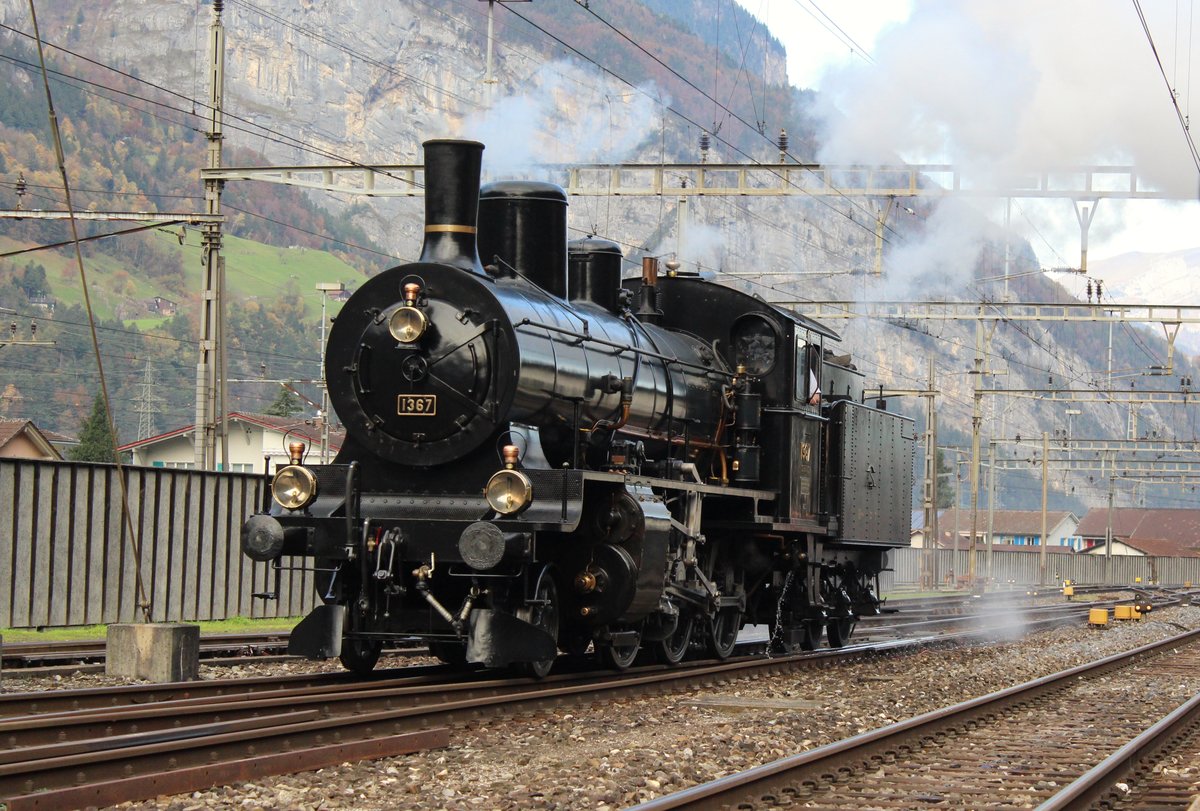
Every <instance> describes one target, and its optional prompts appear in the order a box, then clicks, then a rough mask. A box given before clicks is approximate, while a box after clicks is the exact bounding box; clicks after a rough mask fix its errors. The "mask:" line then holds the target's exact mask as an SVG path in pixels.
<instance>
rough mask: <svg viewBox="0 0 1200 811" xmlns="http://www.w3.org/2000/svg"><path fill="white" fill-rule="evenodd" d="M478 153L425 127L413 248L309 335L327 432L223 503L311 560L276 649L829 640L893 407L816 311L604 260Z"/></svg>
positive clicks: (874, 530) (261, 554)
mask: <svg viewBox="0 0 1200 811" xmlns="http://www.w3.org/2000/svg"><path fill="white" fill-rule="evenodd" d="M482 153H483V145H482V144H478V143H475V142H470V141H451V140H435V141H429V142H427V143H426V144H425V183H426V188H425V193H426V197H425V200H426V223H425V244H424V247H423V249H422V252H421V257H420V259H419V260H418V261H416V262H414V263H411V264H405V265H400V266H397V267H394V268H391V269H389V270H386V271H384V272H382V273H380V274H379V275H377V276H375V277H374V278H372V279H370V280H369V281H368V282H366V283H365V284H363V286H362V287H361V288H360V289H359V290H358V291H357V292H356V293H355V294H354V295H353V296H352V297H351V298H350V300H349V301H348V302H347V303H346V304H345V306H344V308H343V309H342V311H341V313H340V314H339V315H338V317H337V319H336V322H335V323H334V325H333V327H332V330H331V332H330V335H329V342H328V345H327V347H326V357H325V373H326V379H327V385H328V387H329V394H330V397H331V398H332V403H333V405H334V408H335V409H336V411H337V413H338V415H339V417H340V418H341V419H342V421H343V422H344V423H345V425H346V430H347V437H346V441H345V444H344V445H343V446H342V449H341V451H340V452H339V453H338V455H337V458H336V459H335V460H334V462H333V464H330V465H312V464H306V463H305V462H304V459H303V456H304V448H303V446H301V445H298V444H297V445H293V446H292V448H291V456H292V458H291V463H290V464H288V465H286V466H284V467H281V468H279V469H278V470H277V471H276V472H275V474H274V477H273V478H272V480H271V484H270V491H271V496H272V498H273V503H268V504H266V505H265V510H264V512H263V513H262V514H260V515H255V516H253V517H252V518H251V519H250V520H249V521H248V522H247V523H246V525H245V528H244V531H243V535H242V546H243V550H244V552H245V554H246V555H248V556H249V557H251V558H252V559H254V560H256V561H270V562H272V563H273V564H274V565H275V566H276V567H281V566H283V565H285V564H284V563H283V561H282V558H285V557H290V558H296V557H300V558H308V559H311V563H310V564H308V565H310V567H311V568H312V569H313V571H315V573H316V583H317V589H318V593H319V596H320V598H321V600H322V603H323V604H322V605H320V606H318V607H317V608H316V609H315V610H314V611H313V612H312V613H311V614H310V615H309V616H308V617H307V618H305V619H304V620H303V621H302V622H301V623H300V624H299V625H298V626H297V627H296V628H295V630H294V631H293V632H292V636H291V642H290V645H289V652H290V653H293V654H300V655H304V656H309V657H312V658H328V657H333V656H340V657H341V660H342V662H343V663H344V665H345V666H346V667H347V668H349V669H351V670H354V671H359V672H365V671H368V670H370V669H371V668H372V667H373V666H374V665H375V662H376V660H377V658H378V656H379V652H380V649H381V646H382V645H383V643H384V642H387V641H389V640H395V639H398V638H402V637H413V636H417V637H422V638H425V639H426V640H428V643H429V646H430V648H431V649H432V651H433V652H434V653H435V654H436V655H437V656H438V657H440V658H441V659H443V660H445V661H448V662H474V663H483V664H485V665H489V666H504V665H520V666H522V667H524V668H527V669H528V670H530V671H532V673H534V674H535V675H538V676H541V675H544V674H545V673H546V672H547V671H548V670H549V669H550V666H551V664H552V663H553V662H554V660H555V657H556V656H557V655H558V653H559V652H560V651H562V652H566V653H569V654H576V655H581V654H584V653H586V652H587V651H589V650H593V651H594V652H595V654H596V655H598V656H599V657H600V658H601V659H602V660H603V661H605V662H606V663H607V664H609V665H611V666H613V667H617V668H624V667H628V666H629V665H630V664H632V663H633V662H634V660H635V658H636V657H637V656H638V655H639V653H640V654H641V655H642V656H644V657H655V658H657V659H658V660H659V661H663V662H667V663H677V662H679V661H680V660H682V659H683V658H685V657H688V656H700V655H708V656H714V657H718V658H724V657H727V656H729V655H730V654H731V653H732V651H733V649H734V645H735V642H736V641H737V637H738V632H739V630H740V629H741V628H742V627H743V625H744V624H746V623H753V624H763V625H767V626H769V627H770V634H771V636H770V645H771V646H772V648H774V649H775V650H781V651H787V650H797V649H809V648H812V647H814V646H816V645H818V644H820V643H821V641H822V637H823V636H825V635H827V638H828V641H829V644H830V645H831V646H834V647H838V646H841V645H844V644H845V643H846V641H847V640H848V638H849V637H850V634H851V631H852V629H853V627H854V624H855V622H856V620H857V619H858V618H859V617H860V616H862V615H864V614H872V613H877V612H878V611H879V598H878V596H877V591H878V574H879V572H880V571H881V570H882V569H883V568H884V567H885V566H886V562H887V550H888V549H889V548H891V547H895V546H899V545H904V544H906V543H907V537H908V530H909V514H910V513H909V504H910V490H911V480H912V461H913V447H914V437H913V428H912V424H911V421H909V420H907V419H905V418H903V417H900V416H897V415H895V414H892V413H889V412H887V411H886V410H883V409H881V408H874V407H871V406H868V405H864V404H862V402H861V400H862V376H861V375H860V374H859V373H858V372H857V371H856V370H855V368H854V366H853V365H851V363H850V360H849V357H848V356H841V357H839V356H835V355H834V354H833V352H832V351H831V349H830V348H829V347H830V346H831V345H832V343H833V342H834V341H835V340H836V336H835V335H834V333H833V332H831V331H830V330H828V329H827V328H826V327H824V326H822V325H821V324H818V323H816V322H815V321H812V320H810V319H808V318H805V317H803V316H801V315H797V314H796V313H792V312H789V311H787V310H784V309H781V308H779V307H776V306H773V305H771V304H769V303H767V302H764V301H762V300H761V299H758V298H755V297H753V296H749V295H746V294H745V293H742V292H739V291H736V290H733V289H731V288H728V287H725V286H722V285H719V284H715V283H712V282H710V281H707V280H705V279H702V278H700V277H699V276H697V275H694V274H693V275H689V274H686V273H683V272H680V271H678V270H677V269H675V268H673V267H672V265H674V263H668V264H667V267H666V268H665V269H663V271H661V272H660V269H659V266H658V263H657V262H656V260H654V259H646V260H643V264H642V273H641V278H638V279H628V280H625V281H622V278H621V276H622V272H621V263H622V255H621V252H620V249H619V248H618V247H617V246H616V245H615V244H613V243H611V242H608V241H606V240H602V239H596V238H589V239H584V240H580V241H576V242H572V243H570V244H568V242H567V237H566V231H567V229H566V206H567V202H566V197H565V195H564V193H563V191H562V189H560V188H559V187H558V186H555V185H552V184H548V183H536V182H526V181H506V182H498V183H492V184H489V185H487V186H485V187H483V188H482V189H481V188H480V185H479V184H480V181H479V176H480V175H479V172H480V163H481V157H482ZM480 256H482V257H483V258H484V259H485V261H486V262H487V264H486V265H481V263H480V259H479V257H480ZM287 565H295V561H293V562H292V563H291V564H287Z"/></svg>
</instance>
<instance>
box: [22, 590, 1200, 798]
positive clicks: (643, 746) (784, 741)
mask: <svg viewBox="0 0 1200 811" xmlns="http://www.w3.org/2000/svg"><path fill="white" fill-rule="evenodd" d="M1197 627H1200V608H1195V607H1181V608H1171V609H1161V610H1156V611H1155V612H1154V613H1153V614H1152V615H1150V616H1149V617H1147V618H1145V619H1143V620H1142V621H1140V622H1121V623H1114V624H1110V625H1109V626H1108V627H1106V628H1104V629H1100V630H1096V629H1089V628H1086V627H1071V628H1059V629H1055V630H1051V631H1045V632H1040V633H1036V634H1033V635H1031V636H1029V637H1027V638H1024V639H1020V640H1015V641H1004V642H997V643H993V644H975V645H971V646H965V647H956V648H941V649H930V650H919V651H915V652H908V653H898V654H892V655H889V656H887V657H886V658H879V659H874V660H869V661H860V662H851V663H846V664H832V665H829V666H827V667H822V668H815V669H800V670H796V671H793V672H790V673H787V674H783V675H772V676H766V677H759V678H754V679H749V678H747V679H742V680H731V681H730V682H729V683H727V684H725V685H724V686H717V687H706V688H703V689H681V690H680V691H679V692H677V693H674V694H671V695H667V696H661V695H660V696H656V697H652V698H635V699H614V700H612V701H607V702H598V703H595V704H593V705H590V706H578V707H571V708H561V709H556V710H553V711H546V712H541V713H537V714H531V715H520V716H517V717H515V718H511V719H506V720H496V719H484V720H481V721H477V722H474V723H472V724H471V725H469V726H467V727H466V728H459V729H455V730H452V732H451V736H450V746H449V747H448V748H446V749H442V750H434V751H428V752H421V753H417V754H412V755H406V756H403V757H396V758H388V759H384V760H378V761H367V762H362V763H343V764H341V765H340V766H337V767H333V768H326V769H321V770H319V771H315V772H304V773H300V774H294V775H285V776H281V777H273V778H268V779H263V780H259V781H254V782H247V783H239V784H236V785H232V786H224V787H220V788H215V789H211V790H207V791H198V792H195V793H192V794H190V795H183V796H172V797H166V796H164V797H159V798H157V799H155V800H153V801H148V802H141V803H127V804H124V805H122V806H120V807H121V808H138V809H151V808H154V809H171V810H172V811H200V809H210V808H244V809H258V808H263V809H394V808H403V809H447V810H448V811H452V810H455V809H597V811H608V810H609V809H618V808H625V807H628V806H631V805H636V804H637V803H639V802H643V801H645V800H649V799H652V798H654V797H658V796H660V795H663V794H669V793H671V792H674V791H679V790H681V789H684V788H687V787H689V786H693V785H696V784H698V783H704V782H707V781H710V780H714V779H716V778H718V777H723V776H725V775H728V774H732V773H734V772H738V771H743V770H745V769H748V768H751V767H753V766H757V765H760V764H763V763H768V762H770V761H772V760H777V759H779V758H782V757H785V756H788V755H792V754H795V753H797V752H801V751H804V750H807V749H812V748H814V747H817V746H821V745H824V744H826V743H830V742H832V741H836V740H840V739H842V738H846V737H849V736H851V735H856V734H858V733H860V732H865V731H867V730H870V729H875V728H877V727H881V726H885V725H887V724H890V723H893V722H895V721H899V720H902V719H904V718H908V717H911V716H914V715H918V714H920V713H923V712H928V711H930V710H935V709H938V708H941V707H945V706H947V705H950V704H954V703H957V702H960V701H964V700H966V699H968V698H972V697H974V696H979V695H983V694H986V693H990V692H993V691H995V690H999V689H1001V688H1004V687H1008V686H1011V685H1014V684H1019V683H1021V682H1024V681H1028V680H1030V679H1033V678H1037V677H1039V676H1044V675H1047V674H1050V673H1054V672H1057V671H1060V670H1064V669H1066V668H1069V667H1074V666H1076V665H1079V664H1083V663H1085V662H1089V661H1093V660H1095V659H1098V658H1101V657H1103V656H1108V655H1111V654H1114V653H1119V652H1121V651H1125V650H1129V649H1130V648H1135V647H1138V646H1139V645H1143V644H1146V643H1148V642H1152V641H1154V640H1157V639H1162V638H1165V637H1168V636H1173V635H1176V634H1179V633H1181V632H1182V631H1184V630H1191V629H1193V628H1197ZM404 661H411V660H404ZM313 669H322V668H321V667H320V666H319V665H317V666H314V664H313V663H307V662H306V663H285V664H276V665H270V666H267V665H263V666H253V667H243V668H242V673H243V674H244V675H247V676H248V675H265V674H267V673H276V674H278V673H281V672H304V671H308V670H313ZM203 675H204V676H205V677H208V678H213V677H215V675H214V674H213V673H204V674H203ZM220 675H221V676H222V677H226V678H227V677H229V676H230V675H231V674H230V673H229V672H228V670H224V669H223V670H222V671H221V672H220ZM105 683H112V682H111V680H109V679H108V677H104V676H86V675H80V676H75V677H63V678H61V679H59V680H58V681H57V682H54V683H53V684H52V685H45V686H52V687H85V686H96V685H99V684H105ZM4 686H5V688H6V689H8V690H11V689H13V688H14V682H12V681H9V680H8V679H6V680H5V685H4ZM40 686H41V685H37V684H34V683H27V684H25V685H23V689H39V687H40Z"/></svg>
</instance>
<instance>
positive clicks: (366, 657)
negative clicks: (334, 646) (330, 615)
mask: <svg viewBox="0 0 1200 811" xmlns="http://www.w3.org/2000/svg"><path fill="white" fill-rule="evenodd" d="M382 650H383V643H382V642H380V641H379V640H378V639H343V640H342V652H341V654H340V655H339V656H338V658H339V659H340V660H341V662H342V667H344V668H346V669H347V670H349V671H350V672H351V673H355V674H357V675H359V676H365V675H367V674H368V673H370V672H371V671H372V670H374V669H375V663H376V662H378V661H379V654H380V652H381V651H382Z"/></svg>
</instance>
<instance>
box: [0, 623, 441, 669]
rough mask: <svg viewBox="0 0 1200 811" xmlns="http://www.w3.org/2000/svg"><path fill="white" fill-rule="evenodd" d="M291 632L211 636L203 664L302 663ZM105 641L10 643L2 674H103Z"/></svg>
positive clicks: (422, 652) (3, 652) (406, 650)
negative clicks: (292, 649)
mask: <svg viewBox="0 0 1200 811" xmlns="http://www.w3.org/2000/svg"><path fill="white" fill-rule="evenodd" d="M289 635H290V632H288V631H277V632H274V633H266V634H210V635H206V636H203V637H201V639H200V662H201V663H202V664H205V665H209V666H211V667H234V666H237V665H246V664H266V663H268V662H286V661H298V657H295V656H288V655H287V646H288V638H289ZM385 653H386V654H387V655H389V656H398V655H399V656H426V655H428V654H429V649H428V648H426V647H425V646H423V645H420V644H418V643H417V642H416V641H414V642H413V644H412V645H411V646H406V647H392V648H388V649H387V650H386V651H385ZM105 655H106V654H105V642H104V640H102V639H86V640H70V641H55V642H8V643H5V644H4V645H3V648H2V649H0V672H7V673H9V674H22V675H27V676H28V675H38V676H44V675H54V674H67V673H103V672H104V663H105Z"/></svg>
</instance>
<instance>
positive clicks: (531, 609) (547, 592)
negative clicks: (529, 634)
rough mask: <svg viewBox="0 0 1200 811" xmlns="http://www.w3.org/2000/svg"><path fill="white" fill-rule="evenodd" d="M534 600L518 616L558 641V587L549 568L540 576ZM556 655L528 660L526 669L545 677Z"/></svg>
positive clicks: (518, 610)
mask: <svg viewBox="0 0 1200 811" xmlns="http://www.w3.org/2000/svg"><path fill="white" fill-rule="evenodd" d="M533 598H534V602H533V603H532V604H531V605H527V606H525V607H524V608H520V609H517V617H518V618H519V619H523V620H525V622H528V623H529V624H530V625H532V626H534V627H535V628H541V629H542V630H543V631H545V632H546V633H548V634H549V635H550V638H551V639H553V640H555V642H556V643H557V641H558V587H557V586H556V585H554V575H553V573H552V572H551V571H550V569H549V568H546V569H543V570H542V574H541V577H539V578H538V584H537V590H536V592H535V593H534V595H533ZM554 659H555V657H553V656H551V657H550V658H548V659H538V660H537V661H536V662H526V663H525V665H524V666H525V670H527V671H528V672H529V675H531V676H533V677H534V678H535V679H544V678H545V677H546V674H548V673H549V672H550V668H552V667H553V666H554Z"/></svg>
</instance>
